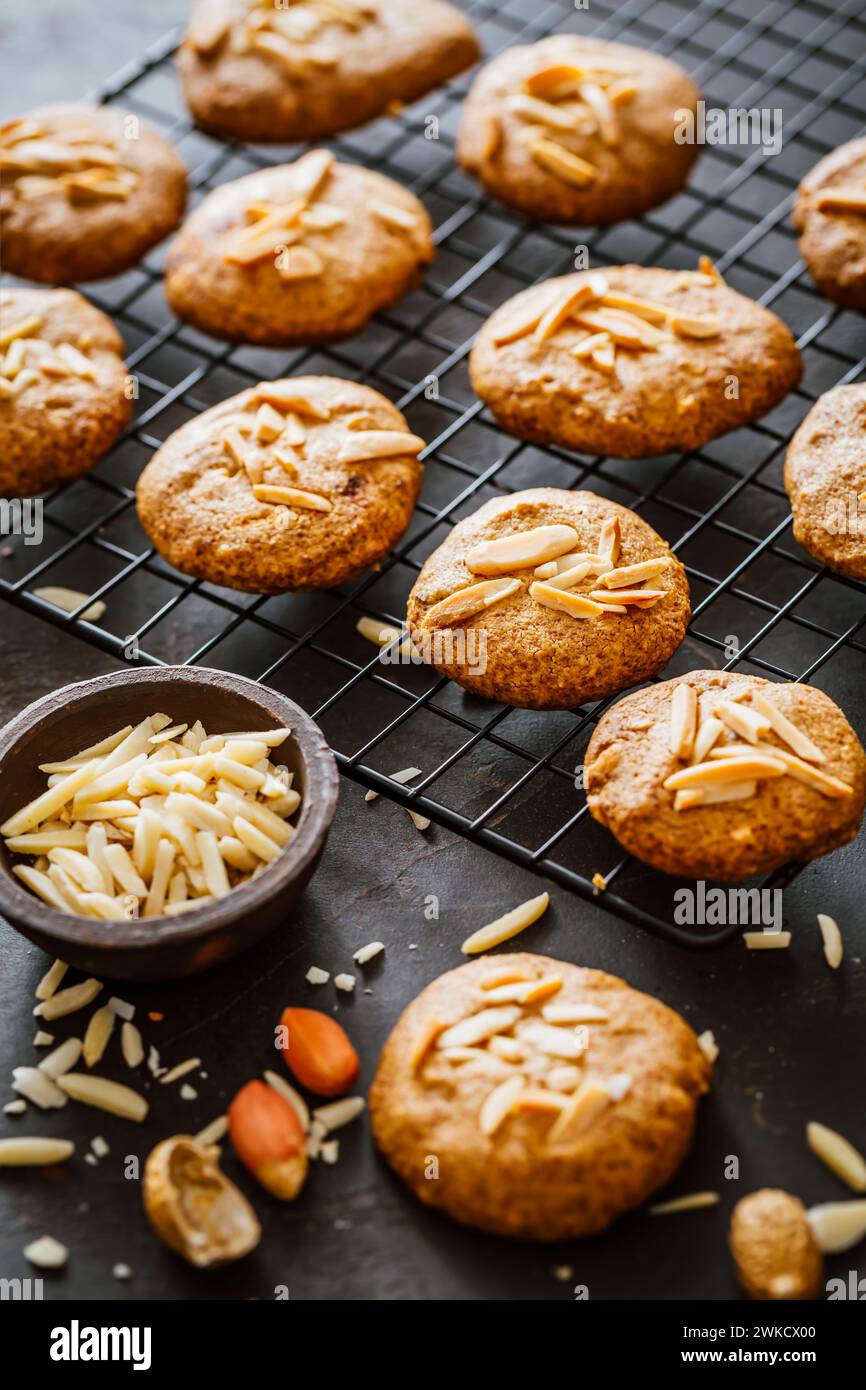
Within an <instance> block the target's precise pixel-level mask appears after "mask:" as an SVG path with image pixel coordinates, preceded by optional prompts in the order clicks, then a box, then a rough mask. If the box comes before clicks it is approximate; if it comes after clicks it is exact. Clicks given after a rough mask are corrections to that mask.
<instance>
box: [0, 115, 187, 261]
mask: <svg viewBox="0 0 866 1390" xmlns="http://www.w3.org/2000/svg"><path fill="white" fill-rule="evenodd" d="M0 169H2V172H3V189H2V192H0V228H2V235H3V263H4V269H5V270H7V271H9V272H10V273H11V274H13V275H22V276H24V277H25V278H26V279H28V280H39V281H41V282H43V283H46V284H51V285H57V284H69V283H70V281H73V280H99V279H101V278H102V277H103V276H107V275H119V274H120V273H121V271H124V270H128V269H129V268H130V266H134V265H137V264H138V262H139V261H140V260H141V258H142V256H144V255H145V253H146V252H147V251H149V250H150V248H151V247H152V246H155V245H156V243H157V242H158V241H162V239H163V237H166V236H168V234H169V232H171V231H173V229H174V228H175V227H176V226H177V224H178V222H179V221H180V219H181V217H182V216H183V209H184V205H185V203H186V169H185V167H184V165H183V163H182V161H181V160H180V159H179V158H178V156H177V155H176V154H175V152H174V150H173V149H172V147H171V145H169V143H168V141H166V140H164V139H163V137H162V136H161V135H158V134H157V132H156V131H155V130H154V129H153V127H152V126H149V125H147V124H145V122H143V121H142V120H141V119H140V117H139V116H134V115H132V114H131V113H130V112H128V111H121V110H119V109H118V108H116V107H108V106H84V105H56V106H39V107H37V108H36V110H34V111H31V112H29V113H28V114H27V115H26V116H22V117H20V118H19V119H18V120H14V121H7V122H6V124H5V125H3V126H2V127H0Z"/></svg>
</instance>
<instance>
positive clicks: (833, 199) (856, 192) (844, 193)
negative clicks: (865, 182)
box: [815, 188, 866, 215]
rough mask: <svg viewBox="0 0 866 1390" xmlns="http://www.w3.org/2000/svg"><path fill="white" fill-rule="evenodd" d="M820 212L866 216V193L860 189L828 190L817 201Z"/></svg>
mask: <svg viewBox="0 0 866 1390" xmlns="http://www.w3.org/2000/svg"><path fill="white" fill-rule="evenodd" d="M815 207H816V208H817V209H818V211H819V212H858V213H861V214H864V215H866V192H864V191H863V190H862V189H860V188H828V189H826V190H825V191H824V192H823V193H819V194H818V197H817V198H816V199H815Z"/></svg>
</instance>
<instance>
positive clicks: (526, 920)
mask: <svg viewBox="0 0 866 1390" xmlns="http://www.w3.org/2000/svg"><path fill="white" fill-rule="evenodd" d="M549 903H550V895H549V894H548V893H540V894H539V895H538V897H537V898H529V899H528V900H527V901H526V902H525V903H521V904H520V906H519V907H515V908H512V910H511V911H510V912H506V913H505V915H504V916H503V917H497V918H496V919H495V921H493V922H488V924H487V926H485V927H479V929H478V931H476V932H473V933H472V935H471V936H468V937H467V938H466V940H465V941H464V942H463V945H462V946H461V947H460V950H461V951H462V953H463V955H464V956H474V955H479V954H480V953H481V952H482V951H489V950H491V949H492V948H493V947H494V946H501V945H502V943H503V942H504V941H510V940H511V938H512V937H514V936H517V935H518V933H519V932H522V931H524V930H525V929H526V927H530V926H532V923H533V922H537V921H538V918H539V917H540V916H541V915H542V913H543V912H545V911H546V910H547V907H548V904H549Z"/></svg>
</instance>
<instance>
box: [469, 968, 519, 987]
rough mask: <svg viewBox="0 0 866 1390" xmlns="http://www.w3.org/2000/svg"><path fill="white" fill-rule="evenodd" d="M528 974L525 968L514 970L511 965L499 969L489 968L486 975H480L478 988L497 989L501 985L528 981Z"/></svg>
mask: <svg viewBox="0 0 866 1390" xmlns="http://www.w3.org/2000/svg"><path fill="white" fill-rule="evenodd" d="M530 978H531V977H530V976H529V975H527V974H526V972H525V970H515V969H513V968H512V967H511V966H504V967H503V968H502V969H501V970H491V971H489V972H488V973H487V974H486V975H482V976H481V979H480V980H479V981H478V988H479V989H484V990H488V989H499V988H500V987H501V986H502V985H513V984H522V983H524V984H525V983H528V982H529V981H530Z"/></svg>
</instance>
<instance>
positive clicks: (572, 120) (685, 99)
mask: <svg viewBox="0 0 866 1390" xmlns="http://www.w3.org/2000/svg"><path fill="white" fill-rule="evenodd" d="M699 95H700V94H699V92H698V89H697V88H696V87H695V85H694V83H693V82H692V81H691V79H690V78H689V77H688V76H687V75H686V73H684V72H683V70H682V68H680V67H678V66H677V64H676V63H672V62H671V61H670V59H668V58H662V57H660V56H659V54H657V53H648V52H647V51H646V50H645V49H642V48H632V47H631V46H630V45H627V44H621V43H606V42H604V41H603V40H600V39H585V38H580V37H578V36H577V35H573V34H558V35H555V36H554V37H552V38H547V39H542V40H541V42H540V43H535V44H532V45H531V46H530V47H525V48H524V47H521V48H509V49H508V50H507V51H506V52H505V53H502V54H501V55H500V56H499V57H498V58H495V59H494V60H493V62H492V63H490V64H488V66H487V67H485V68H483V69H482V71H481V72H480V74H479V75H478V77H477V78H476V79H475V81H474V83H473V85H472V87H471V89H470V92H469V96H468V97H467V100H466V104H465V105H464V107H463V113H462V117H461V121H460V130H459V134H458V140H457V157H458V159H459V160H460V163H461V164H462V165H463V166H464V168H466V169H468V170H469V171H470V172H471V173H473V174H476V175H477V176H478V178H479V179H480V180H481V182H482V183H483V184H484V187H485V188H486V189H487V191H488V192H489V193H491V194H492V195H493V197H494V198H498V199H499V200H500V201H501V202H503V203H508V204H509V206H511V207H514V208H517V209H518V211H520V212H524V213H526V214H527V215H528V216H530V217H537V218H540V219H542V220H543V221H545V222H569V223H578V224H580V225H581V226H589V225H593V224H605V223H609V222H620V221H622V220H623V219H624V218H626V217H637V216H638V214H639V213H642V212H646V211H647V210H648V209H649V208H653V207H657V206H658V204H659V203H663V202H665V201H666V200H667V199H668V198H670V197H672V196H673V194H674V193H677V192H679V190H680V189H681V188H682V186H683V184H684V183H685V182H686V179H687V178H688V175H689V170H690V169H691V167H692V165H693V164H694V162H695V160H696V159H697V156H698V154H699V151H700V146H699V145H697V144H696V143H694V142H692V143H682V144H680V143H678V142H677V140H676V138H675V136H676V131H677V125H678V122H680V123H681V122H682V121H683V119H684V118H686V119H687V118H688V116H693V115H694V113H695V110H696V108H697V101H698V97H699Z"/></svg>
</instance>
